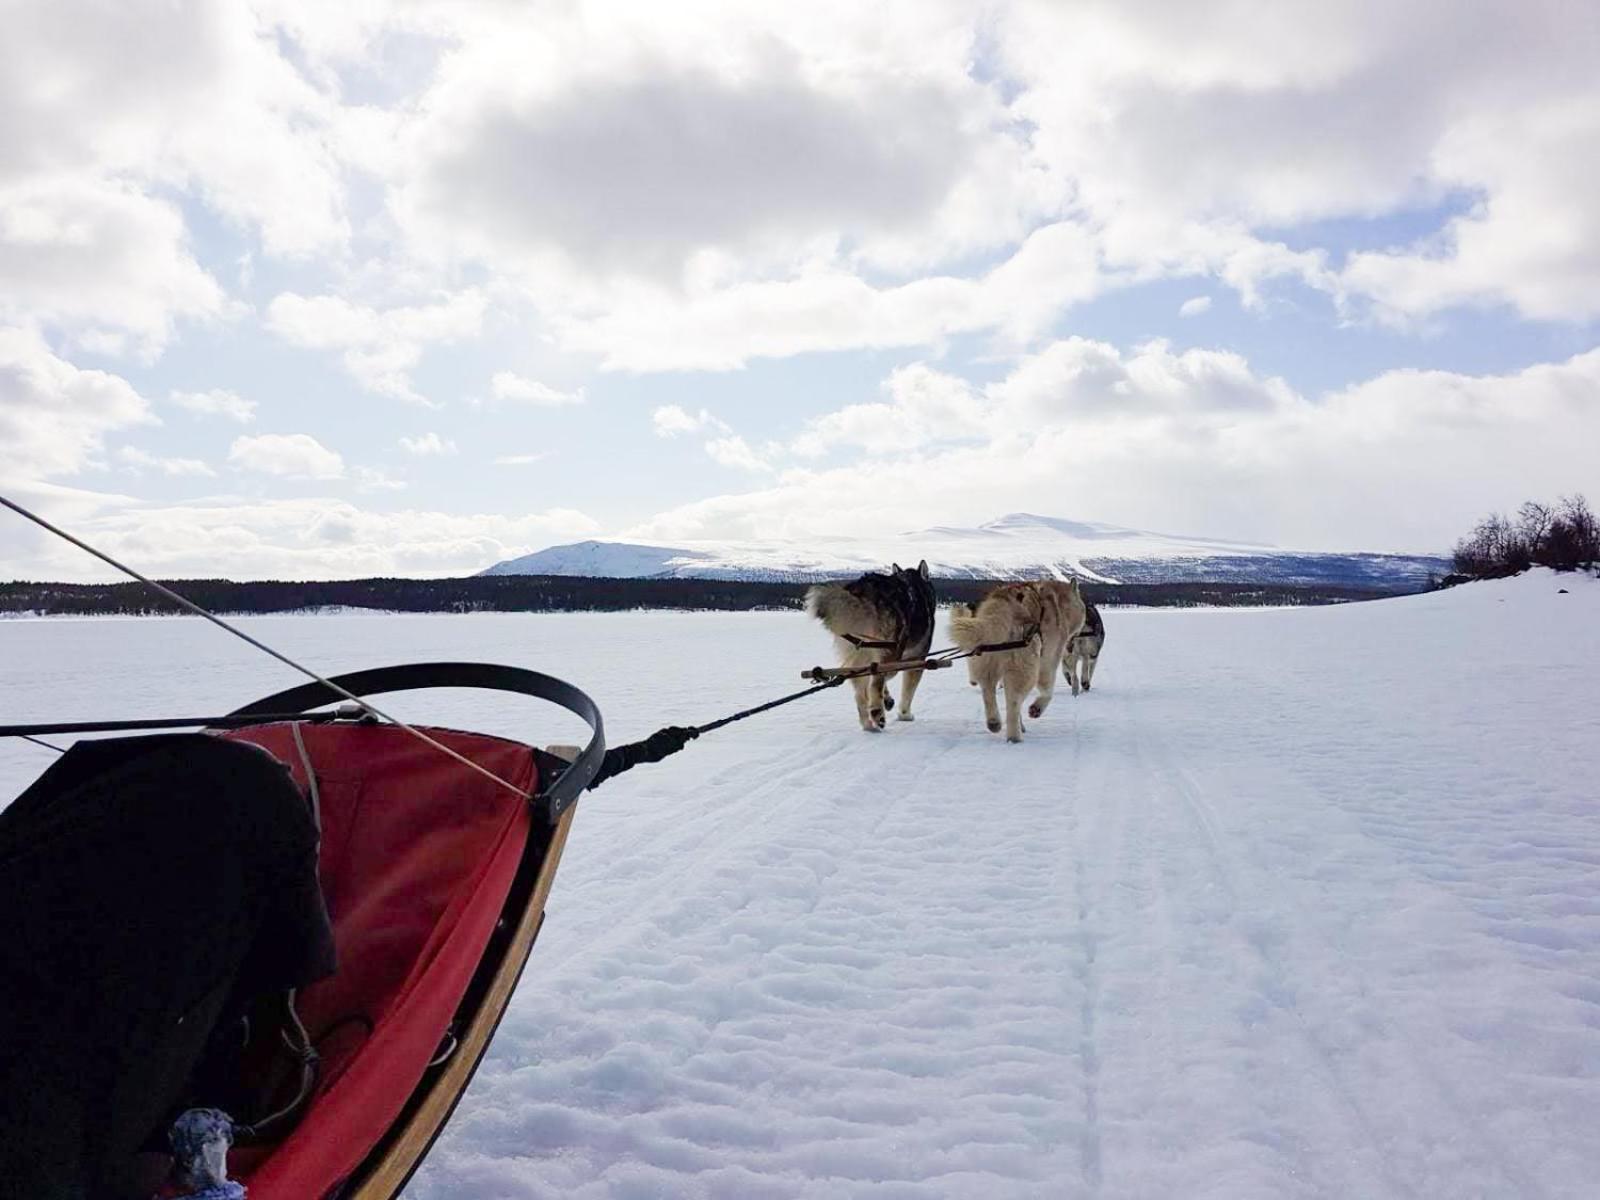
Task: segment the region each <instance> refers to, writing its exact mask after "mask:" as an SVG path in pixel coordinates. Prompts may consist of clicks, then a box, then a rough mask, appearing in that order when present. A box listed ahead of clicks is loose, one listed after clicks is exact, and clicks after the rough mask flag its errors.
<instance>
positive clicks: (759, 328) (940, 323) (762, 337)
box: [555, 222, 1133, 371]
mask: <svg viewBox="0 0 1600 1200" xmlns="http://www.w3.org/2000/svg"><path fill="white" fill-rule="evenodd" d="M1132 278H1133V277H1132V276H1131V275H1129V274H1126V273H1124V274H1122V275H1120V276H1117V275H1113V274H1111V273H1109V272H1105V271H1103V270H1102V269H1101V265H1100V262H1099V259H1098V251H1097V250H1096V247H1095V244H1094V240H1093V238H1092V237H1091V236H1090V235H1089V233H1088V232H1087V231H1085V230H1084V229H1082V228H1080V227H1079V226H1077V225H1075V224H1073V223H1071V222H1057V223H1055V224H1052V225H1049V226H1046V227H1044V228H1041V229H1038V230H1036V231H1034V233H1032V234H1031V235H1030V236H1029V237H1028V238H1027V239H1026V240H1025V241H1024V242H1023V243H1022V245H1021V246H1019V247H1018V248H1017V250H1016V252H1015V253H1014V254H1012V255H1011V257H1010V258H1008V259H1007V260H1006V261H1004V262H1003V263H1001V264H1000V265H999V266H997V267H995V268H993V269H992V270H990V271H988V272H987V273H985V274H983V275H981V276H979V277H977V278H962V277H958V276H951V275H946V276H927V277H924V278H919V279H916V280H913V281H912V282H909V283H903V284H895V285H887V286H879V285H874V284H871V283H868V282H866V281H865V280H863V279H861V278H860V277H858V276H857V275H855V274H853V273H851V272H848V271H844V270H840V269H837V268H834V267H827V266H823V267H817V266H812V267H807V268H806V269H804V270H803V271H801V272H800V273H799V274H796V275H794V276H793V277H790V278H786V279H781V280H769V281H759V282H750V283H738V284H734V285H730V286H725V287H724V286H718V287H714V288H709V289H707V290H704V291H701V292H696V293H693V294H690V295H679V294H676V293H674V292H671V291H670V290H664V289H662V288H660V287H658V286H655V285H649V284H639V285H632V286H629V287H621V288H618V289H617V290H616V291H615V292H613V293H612V294H611V295H610V297H609V300H608V303H607V304H606V305H605V306H604V307H603V308H602V309H601V310H600V311H599V312H598V313H597V314H596V315H593V316H589V315H579V316H574V315H564V316H561V317H558V318H557V319H556V320H555V328H556V333H557V336H558V337H559V339H560V341H561V344H562V345H563V346H564V347H565V348H566V349H568V350H571V351H574V352H579V353H585V354H597V355H600V356H601V365H602V367H604V368H606V369H611V370H627V371H667V370H733V369H736V368H738V367H742V366H744V365H745V364H746V363H747V362H748V361H749V360H751V359H752V358H762V357H769V358H781V357H788V356H791V355H796V354H802V353H807V352H813V351H824V350H844V349H879V348H886V347H893V346H918V345H926V344H929V343H936V342H939V341H942V340H943V339H945V338H947V337H950V336H952V335H955V334H960V333H971V332H976V331H983V330H994V331H997V332H998V333H999V334H1000V335H1001V336H1002V337H1003V338H1004V339H1005V340H1006V341H1008V342H1010V343H1013V344H1018V345H1020V344H1023V343H1026V342H1027V341H1028V340H1030V339H1032V338H1035V337H1037V336H1038V335H1039V334H1040V333H1041V332H1043V331H1044V330H1045V329H1046V328H1047V327H1048V326H1049V324H1050V323H1051V322H1052V321H1053V320H1054V319H1055V318H1056V317H1057V316H1058V315H1059V314H1060V313H1061V312H1062V311H1063V310H1064V309H1066V308H1067V307H1068V306H1069V305H1071V304H1073V303H1075V302H1077V301H1080V300H1085V299H1088V298H1090V297H1091V296H1095V295H1098V294H1099V293H1100V292H1101V291H1103V290H1105V289H1107V288H1109V287H1113V286H1117V285H1118V284H1119V283H1124V282H1131V281H1132Z"/></svg>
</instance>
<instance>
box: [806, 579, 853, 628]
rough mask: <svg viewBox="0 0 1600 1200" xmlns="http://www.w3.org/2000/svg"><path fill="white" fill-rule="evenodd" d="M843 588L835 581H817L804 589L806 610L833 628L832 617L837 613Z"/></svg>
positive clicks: (843, 593) (843, 591)
mask: <svg viewBox="0 0 1600 1200" xmlns="http://www.w3.org/2000/svg"><path fill="white" fill-rule="evenodd" d="M845 594H846V593H845V590H844V588H843V587H842V586H840V585H839V584H837V583H819V584H816V585H814V586H812V587H809V588H807V589H806V612H807V613H809V614H810V615H811V616H813V617H815V618H816V619H817V620H819V621H821V622H822V623H823V624H824V625H826V626H827V627H828V628H829V629H832V628H833V618H834V617H835V616H836V615H837V614H838V610H839V601H840V599H841V598H842V597H843V596H844V595H845Z"/></svg>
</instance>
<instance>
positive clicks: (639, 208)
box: [396, 3, 1024, 280]
mask: <svg viewBox="0 0 1600 1200" xmlns="http://www.w3.org/2000/svg"><path fill="white" fill-rule="evenodd" d="M973 15H974V14H973V13H972V12H970V11H969V10H964V9H963V7H962V6H954V5H932V4H929V5H900V6H877V7H872V8H869V7H863V6H858V5H857V6H852V5H837V4H834V5H820V6H811V7H810V8H808V9H807V10H806V11H805V12H804V13H803V14H802V13H800V12H798V11H796V12H794V13H782V12H778V11H774V10H770V9H769V10H767V11H764V12H761V13H759V14H758V13H756V12H754V11H753V10H750V9H748V8H747V7H743V6H739V5H731V4H703V5H696V6H693V7H692V8H690V7H684V6H678V7H677V9H676V10H675V11H674V12H672V13H671V19H670V20H668V19H663V18H664V14H661V13H656V12H652V11H650V10H649V9H647V8H640V7H634V8H631V9H629V10H625V11H624V10H618V9H615V8H612V7H610V6H607V5H604V4H582V3H580V4H578V5H574V6H573V7H572V8H571V9H570V10H566V11H563V12H561V13H555V12H542V13H540V14H539V15H538V17H537V19H530V18H529V17H528V15H527V14H526V13H524V12H520V11H519V10H516V9H514V8H510V9H500V10H498V11H493V10H487V9H481V8H480V9H477V10H475V11H473V12H470V13H466V14H463V15H462V17H461V18H460V26H459V27H460V30H461V33H460V43H459V45H458V47H457V49H456V50H455V51H454V52H453V53H452V54H450V55H449V56H447V57H446V58H445V59H444V60H443V61H442V62H441V64H440V70H439V73H438V75H437V77H436V79H435V80H434V82H433V84H432V86H431V87H430V89H429V91H428V93H427V95H426V97H425V100H424V103H423V104H421V105H420V106H419V107H420V109H421V111H422V114H423V116H422V119H421V120H420V121H418V122H416V123H415V125H414V126H413V127H411V128H409V129H408V130H407V131H406V132H405V135H404V141H405V144H406V151H405V153H404V154H402V155H400V156H398V159H397V161H398V162H399V164H401V167H402V170H401V172H400V185H399V189H398V194H397V203H396V212H397V214H398V216H399V218H400V220H401V223H402V226H403V227H404V228H406V229H407V231H408V232H409V233H410V235H411V236H412V237H413V238H414V239H415V240H416V241H418V242H419V243H422V244H425V245H427V246H429V247H441V246H448V247H450V248H451V249H452V250H454V251H455V252H457V253H461V254H466V255H469V256H473V257H477V258H479V259H480V260H481V261H484V262H489V263H505V262H506V261H507V260H508V259H509V260H513V261H520V262H521V263H522V264H524V265H527V264H531V263H539V264H540V265H541V267H547V266H549V265H551V264H555V265H558V266H561V267H564V268H565V269H567V270H570V271H576V272H577V273H579V274H582V275H586V276H590V277H593V276H595V275H606V276H610V275H621V276H628V277H638V276H649V277H652V278H656V279H661V280H666V279H669V278H671V277H672V276H674V275H676V274H677V273H678V272H680V271H683V270H685V269H694V265H693V264H694V260H695V258H696V256H697V255H699V254H701V253H703V252H706V251H712V252H715V253H720V254H725V255H729V256H734V257H737V258H738V259H739V260H741V261H744V262H746V263H749V262H750V261H752V259H753V258H759V259H761V260H763V261H768V262H771V261H780V260H784V259H792V258H793V257H794V256H795V255H796V253H797V252H799V253H804V252H805V251H806V250H807V249H808V248H810V247H812V246H813V245H814V244H816V243H817V242H819V241H821V242H833V241H835V240H837V239H839V238H841V237H843V238H848V239H849V240H850V241H851V242H852V243H853V244H854V246H855V247H857V252H858V253H859V254H861V255H862V256H863V257H864V258H866V259H868V260H870V261H875V262H879V263H880V264H884V263H888V262H892V261H898V262H901V263H904V262H908V261H913V260H916V259H919V258H920V259H923V260H926V259H927V258H928V256H929V255H930V254H944V255H948V254H950V253H954V252H962V251H966V252H970V251H972V250H974V249H979V248H983V247H991V246H995V245H998V244H1001V243H1002V242H1004V241H1005V240H1006V239H1008V238H1013V237H1015V236H1016V235H1017V234H1018V233H1019V232H1020V230H1021V228H1022V226H1021V225H1020V224H1019V217H1018V214H1017V212H1016V210H1017V208H1018V204H1017V202H1016V200H1015V199H1014V198H1013V197H1011V196H1008V195H1006V193H1005V190H1004V189H1003V188H1001V187H1000V186H997V185H999V184H1000V183H1001V182H1002V181H1003V182H1004V184H1005V186H1006V187H1010V188H1011V189H1012V190H1016V189H1017V185H1016V184H1015V183H1014V181H1013V177H1014V176H1017V175H1019V174H1023V173H1024V172H1021V171H1020V170H1019V168H1018V166H1017V160H1018V158H1019V149H1020V147H1021V146H1022V145H1023V138H1022V137H1021V135H1020V134H1019V133H1018V131H1017V130H1016V129H1015V128H1014V127H1013V126H1012V124H1011V122H1009V121H1008V120H1007V117H1006V114H1005V111H1004V107H1003V105H1002V104H1001V103H1000V102H999V100H998V98H997V97H996V95H995V94H994V92H993V90H992V89H990V88H988V87H985V86H984V85H982V84H980V83H979V82H977V81H975V80H974V79H973V78H972V76H971V75H970V73H969V72H968V70H967V63H968V58H969V55H970V50H971V45H972V40H973V36H974V32H975V31H974V28H973ZM469 180H470V181H473V182H472V183H471V186H467V181H469Z"/></svg>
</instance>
